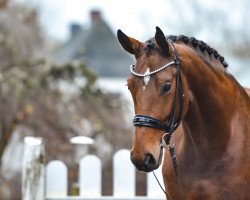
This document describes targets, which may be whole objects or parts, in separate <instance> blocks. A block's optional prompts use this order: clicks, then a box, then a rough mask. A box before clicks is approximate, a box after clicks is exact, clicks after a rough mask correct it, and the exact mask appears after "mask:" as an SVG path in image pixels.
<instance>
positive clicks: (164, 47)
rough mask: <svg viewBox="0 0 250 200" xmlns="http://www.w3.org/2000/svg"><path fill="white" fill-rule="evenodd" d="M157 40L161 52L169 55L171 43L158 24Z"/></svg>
mask: <svg viewBox="0 0 250 200" xmlns="http://www.w3.org/2000/svg"><path fill="white" fill-rule="evenodd" d="M155 41H156V44H157V45H158V47H159V48H160V50H161V53H162V54H163V55H165V56H168V55H169V45H168V42H167V40H166V38H165V35H164V33H163V32H162V30H161V29H160V28H159V27H158V26H157V27H156V33H155Z"/></svg>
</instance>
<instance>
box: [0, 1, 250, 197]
mask: <svg viewBox="0 0 250 200" xmlns="http://www.w3.org/2000/svg"><path fill="white" fill-rule="evenodd" d="M249 10H250V1H249V0H242V1H233V0H222V1H219V2H218V1H216V0H210V1H202V0H190V1H188V3H187V1H184V0H176V1H171V0H154V1H152V0H136V1H135V0H126V1H124V0H120V1H117V0H42V1H40V0H0V161H1V162H0V183H1V184H0V199H21V170H22V160H23V138H24V137H25V136H36V137H42V138H43V139H44V143H45V152H46V162H49V161H51V160H55V159H59V160H62V161H63V162H65V163H66V165H67V167H68V169H69V174H68V178H69V186H68V193H69V194H70V195H77V189H76V188H75V187H77V186H76V185H77V182H78V178H77V177H78V162H79V160H80V158H81V157H83V156H84V155H87V154H95V155H97V156H98V157H99V158H101V160H102V164H103V175H102V176H103V177H102V181H103V182H105V184H103V186H102V194H103V195H112V192H113V191H112V158H113V154H114V152H116V151H117V150H119V149H122V148H127V149H129V148H130V147H131V142H132V126H131V124H132V123H131V120H132V115H133V106H132V103H131V98H130V96H129V92H128V91H127V88H126V77H127V76H128V75H129V66H130V65H131V64H133V62H134V58H133V57H132V56H130V55H128V54H127V53H126V52H124V51H123V50H122V49H121V47H120V45H119V44H118V42H117V39H116V31H117V29H121V30H122V31H124V32H125V33H126V34H127V35H129V36H132V37H134V38H136V39H138V40H140V41H145V40H147V39H149V38H150V37H153V36H154V33H155V27H156V26H159V27H161V29H162V30H163V31H164V32H165V33H166V34H169V35H170V34H171V35H181V34H183V35H187V36H193V37H196V38H197V39H200V40H203V41H205V42H206V43H207V44H209V45H210V46H211V47H213V48H215V49H216V50H217V51H218V52H219V53H220V54H221V55H223V56H224V57H225V59H226V61H227V62H228V64H229V68H228V70H229V72H230V73H232V74H233V75H234V76H235V77H236V79H237V80H238V81H239V82H240V83H241V84H242V85H243V86H246V87H250V35H249V33H250V21H249V17H250V14H249ZM79 136H80V137H79ZM90 138H91V139H93V141H94V142H88V141H89V140H88V139H90ZM91 141H92V140H91ZM136 181H137V185H138V186H137V188H136V194H137V195H145V188H146V186H145V175H144V174H143V173H139V172H137V179H136Z"/></svg>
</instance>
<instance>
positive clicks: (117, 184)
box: [113, 149, 135, 197]
mask: <svg viewBox="0 0 250 200" xmlns="http://www.w3.org/2000/svg"><path fill="white" fill-rule="evenodd" d="M113 165H114V167H113V172H114V196H115V197H134V196H135V167H134V166H133V164H132V163H131V161H130V152H129V150H127V149H122V150H119V151H117V152H116V153H115V155H114V161H113Z"/></svg>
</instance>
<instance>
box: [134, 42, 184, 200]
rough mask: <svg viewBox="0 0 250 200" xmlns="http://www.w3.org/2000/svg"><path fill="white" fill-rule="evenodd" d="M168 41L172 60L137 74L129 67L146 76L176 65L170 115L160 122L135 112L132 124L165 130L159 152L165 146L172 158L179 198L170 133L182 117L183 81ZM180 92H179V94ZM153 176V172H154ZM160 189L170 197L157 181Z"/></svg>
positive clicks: (176, 59) (176, 57)
mask: <svg viewBox="0 0 250 200" xmlns="http://www.w3.org/2000/svg"><path fill="white" fill-rule="evenodd" d="M168 42H169V43H170V44H171V46H172V48H173V50H174V60H173V61H171V62H169V63H167V64H166V65H164V66H162V67H160V68H158V69H156V70H154V71H151V72H148V73H145V74H139V73H137V72H135V71H134V65H131V67H130V71H131V73H132V74H133V75H135V76H138V77H146V76H151V75H153V74H155V73H158V72H160V71H162V70H164V69H166V68H168V67H169V66H171V65H176V68H177V74H176V88H175V95H174V102H173V106H172V111H171V113H170V117H169V120H168V122H166V123H165V122H162V121H161V120H159V119H156V118H154V117H151V116H148V115H142V114H137V115H135V117H134V120H133V125H134V126H145V127H150V128H155V129H159V130H162V131H165V134H164V135H163V136H162V140H161V143H160V149H161V154H162V150H163V148H167V149H169V152H170V155H171V158H172V162H173V166H174V171H175V176H176V179H177V185H178V188H179V192H180V196H181V199H183V194H182V191H181V187H180V180H179V175H178V170H177V160H176V156H175V152H174V145H170V140H171V137H172V134H173V133H174V131H175V130H176V129H177V127H178V126H179V124H180V123H181V121H182V119H183V111H184V97H185V94H184V90H183V83H182V79H181V62H180V59H179V56H178V53H177V51H176V48H175V46H174V43H173V41H171V40H169V39H168ZM179 92H180V94H179ZM179 96H180V102H181V103H180V114H179V118H178V119H176V112H177V103H178V97H179ZM154 176H155V174H154ZM155 178H156V180H157V182H158V183H159V181H158V179H157V177H156V176H155ZM159 185H160V187H161V189H162V190H163V192H164V193H165V194H166V196H167V197H168V198H169V199H171V197H170V196H169V195H168V194H167V193H166V191H165V190H164V189H163V187H162V186H161V184H160V183H159Z"/></svg>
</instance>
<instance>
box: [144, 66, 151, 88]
mask: <svg viewBox="0 0 250 200" xmlns="http://www.w3.org/2000/svg"><path fill="white" fill-rule="evenodd" d="M149 72H150V71H149V68H148V69H147V70H146V72H145V74H148V73H149ZM149 80H150V76H145V77H144V88H145V87H146V86H147V84H148V82H149Z"/></svg>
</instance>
